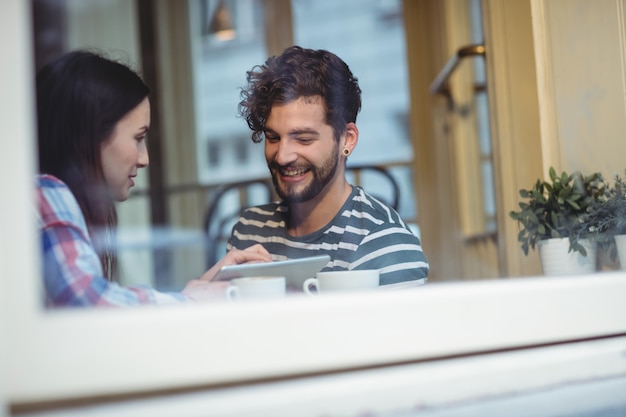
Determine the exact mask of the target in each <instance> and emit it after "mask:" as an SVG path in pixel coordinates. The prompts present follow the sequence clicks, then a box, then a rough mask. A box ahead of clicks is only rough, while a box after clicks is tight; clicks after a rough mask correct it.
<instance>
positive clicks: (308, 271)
mask: <svg viewBox="0 0 626 417" xmlns="http://www.w3.org/2000/svg"><path fill="white" fill-rule="evenodd" d="M329 261H330V256H329V255H317V256H309V257H306V258H298V259H287V260H284V261H274V262H263V263H251V264H239V265H227V266H223V267H222V268H220V270H219V271H218V272H217V274H216V275H215V277H214V278H213V281H222V280H230V279H233V278H240V277H262V276H278V277H285V279H286V281H287V286H288V287H291V288H292V289H298V290H300V291H302V284H304V280H306V279H307V278H313V277H315V274H317V273H318V272H319V271H321V270H322V268H324V267H325V266H326V264H328V262H329Z"/></svg>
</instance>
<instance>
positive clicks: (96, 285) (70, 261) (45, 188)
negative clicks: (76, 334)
mask: <svg viewBox="0 0 626 417" xmlns="http://www.w3.org/2000/svg"><path fill="white" fill-rule="evenodd" d="M37 203H38V207H39V210H38V216H37V222H38V226H39V230H40V232H41V242H42V250H43V252H42V255H43V279H44V287H45V302H46V305H47V306H50V307H53V306H56V307H60V306H131V305H138V304H170V303H175V302H181V301H189V299H188V298H187V297H186V296H184V295H183V294H180V293H162V292H158V291H156V290H154V289H151V288H144V287H122V286H121V285H119V284H116V283H114V282H111V281H109V280H107V279H106V278H105V276H104V274H103V272H102V265H101V263H100V258H99V257H98V254H97V253H96V250H95V248H94V245H93V241H92V240H91V237H90V236H89V231H88V229H87V225H86V223H85V218H84V216H83V214H82V211H81V209H80V207H79V205H78V202H77V201H76V198H75V197H74V194H72V192H71V191H70V189H69V188H68V187H67V185H65V184H64V183H63V182H62V181H61V180H59V179H58V178H56V177H53V176H52V175H39V176H38V177H37Z"/></svg>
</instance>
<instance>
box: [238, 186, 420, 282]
mask: <svg viewBox="0 0 626 417" xmlns="http://www.w3.org/2000/svg"><path fill="white" fill-rule="evenodd" d="M288 217H289V208H288V206H287V205H286V204H285V203H284V202H280V203H271V204H266V205H262V206H256V207H252V208H249V209H247V210H245V211H244V212H243V214H242V215H241V217H240V219H239V221H238V222H237V224H236V225H235V226H234V227H233V233H232V235H231V238H230V240H229V242H228V245H227V249H228V250H230V249H233V248H235V249H245V248H247V247H250V246H252V245H254V244H256V243H260V244H262V245H263V246H264V247H265V249H267V251H268V252H270V254H271V255H272V259H273V260H284V259H293V258H301V257H306V256H313V255H322V254H328V255H330V259H331V260H330V262H329V263H328V265H326V267H324V268H323V269H322V271H332V270H334V271H342V270H353V269H378V270H379V271H380V283H381V285H388V284H396V283H399V282H405V281H413V280H421V279H424V281H425V280H426V278H427V276H428V268H429V266H428V262H427V261H426V257H425V256H424V253H423V252H422V245H421V243H420V240H419V238H418V237H417V236H415V234H413V233H412V232H411V230H410V229H409V228H408V227H407V226H406V225H405V223H404V222H403V221H402V219H401V218H400V215H399V214H398V213H397V212H396V211H395V210H394V209H392V208H391V207H389V206H387V205H386V204H384V203H382V202H380V201H379V200H377V199H375V198H374V197H372V196H370V195H369V194H367V193H366V192H365V191H363V189H362V188H360V187H354V186H353V187H352V193H351V194H350V197H349V198H348V200H347V201H346V203H345V204H344V205H343V207H342V208H341V209H340V210H339V212H338V213H337V215H336V216H335V218H334V219H333V220H332V221H331V222H330V223H329V224H327V225H326V226H325V227H323V228H322V229H320V230H318V231H317V232H314V233H311V234H309V235H306V236H300V237H294V236H290V235H289V234H288V233H287V227H286V225H287V223H288Z"/></svg>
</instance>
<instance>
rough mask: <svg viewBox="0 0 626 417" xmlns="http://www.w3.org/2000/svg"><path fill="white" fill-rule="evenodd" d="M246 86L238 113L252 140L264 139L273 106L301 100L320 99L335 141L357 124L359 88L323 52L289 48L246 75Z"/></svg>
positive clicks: (333, 58) (336, 59) (338, 62)
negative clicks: (347, 127)
mask: <svg viewBox="0 0 626 417" xmlns="http://www.w3.org/2000/svg"><path fill="white" fill-rule="evenodd" d="M247 81H248V85H247V86H246V87H244V88H242V89H241V99H242V100H241V102H240V103H239V114H240V115H241V116H242V117H243V118H245V119H246V122H248V126H249V127H250V129H252V140H253V141H254V142H256V143H258V142H261V141H262V140H263V133H264V131H265V123H266V121H267V118H268V116H269V114H270V111H271V109H272V106H274V105H275V104H286V103H290V102H292V101H294V100H296V99H298V98H300V97H315V96H319V97H321V98H322V100H323V105H324V107H325V110H326V123H327V124H328V125H330V126H332V128H333V131H334V135H335V139H336V140H337V141H339V137H340V136H341V134H342V133H343V132H344V130H345V127H346V124H347V123H350V122H356V116H357V113H358V112H359V110H361V88H360V87H359V83H358V80H357V78H356V77H355V76H354V75H352V72H351V71H350V68H349V67H348V65H347V64H346V63H345V62H343V61H342V60H341V59H340V58H339V57H338V56H337V55H335V54H333V53H331V52H328V51H326V50H323V49H319V50H313V49H304V48H301V47H299V46H291V47H289V48H287V49H285V51H284V52H283V53H282V54H281V55H279V56H273V57H270V58H268V59H267V61H265V64H264V65H256V66H255V67H253V68H252V70H250V71H248V72H247Z"/></svg>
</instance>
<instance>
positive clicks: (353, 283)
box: [302, 269, 380, 294]
mask: <svg viewBox="0 0 626 417" xmlns="http://www.w3.org/2000/svg"><path fill="white" fill-rule="evenodd" d="M379 282H380V273H379V271H378V269H362V270H355V271H327V272H318V273H317V274H316V275H315V278H309V279H307V280H306V281H304V283H303V284H302V290H303V291H304V292H305V293H307V294H316V293H325V292H332V291H358V290H366V289H373V288H377V287H378V285H379ZM313 289H315V290H316V291H315V292H314V291H312V290H313Z"/></svg>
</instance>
